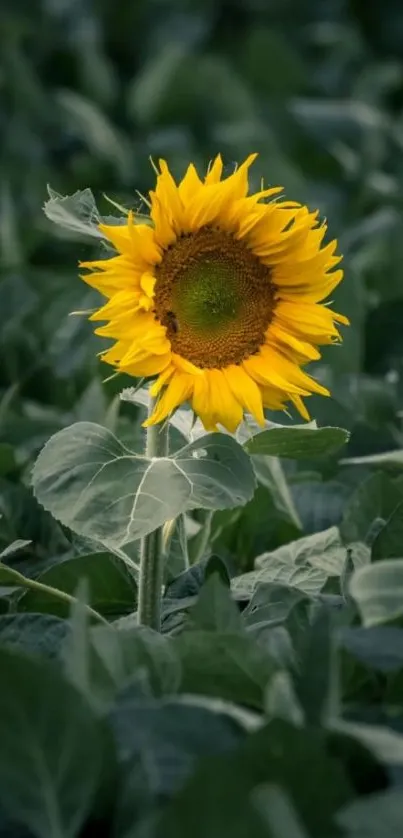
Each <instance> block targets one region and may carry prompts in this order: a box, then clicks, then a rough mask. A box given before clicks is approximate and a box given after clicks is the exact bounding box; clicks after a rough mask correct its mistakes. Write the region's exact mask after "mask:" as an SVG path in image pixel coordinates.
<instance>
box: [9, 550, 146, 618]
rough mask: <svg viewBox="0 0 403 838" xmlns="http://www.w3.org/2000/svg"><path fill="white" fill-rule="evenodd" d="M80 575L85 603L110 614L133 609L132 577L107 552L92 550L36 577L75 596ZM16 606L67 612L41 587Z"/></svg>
mask: <svg viewBox="0 0 403 838" xmlns="http://www.w3.org/2000/svg"><path fill="white" fill-rule="evenodd" d="M0 572H1V571H0ZM0 578H1V577H0ZM81 579H86V580H87V583H88V604H89V605H91V606H92V607H93V608H95V610H96V611H100V612H101V613H104V614H108V615H111V616H113V615H114V616H120V615H121V614H124V613H127V612H130V611H133V609H134V606H135V603H136V598H137V585H136V583H135V580H134V578H133V577H132V576H131V575H130V572H129V571H128V570H127V569H126V567H125V565H124V564H123V563H122V562H121V561H120V560H119V559H116V558H115V557H114V556H111V555H110V554H109V553H92V554H90V555H88V556H85V555H84V556H78V557H77V558H75V559H68V560H66V561H64V562H61V563H60V564H57V565H55V566H53V567H51V568H50V569H49V570H47V571H45V573H42V574H41V575H40V576H39V578H38V580H37V581H38V582H40V583H42V584H44V585H49V586H51V587H52V588H57V589H58V590H60V591H65V592H66V593H68V594H71V595H73V596H74V595H75V594H76V593H77V589H78V586H79V583H80V580H81ZM18 607H19V610H22V611H45V612H49V611H50V612H51V613H53V614H61V615H68V613H69V609H68V605H67V604H66V603H63V602H62V601H61V600H60V599H55V598H52V596H51V595H49V593H46V594H45V593H44V592H42V591H41V590H30V591H28V592H27V593H25V594H24V595H23V596H22V597H21V599H20V600H19V603H18Z"/></svg>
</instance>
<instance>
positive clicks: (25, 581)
mask: <svg viewBox="0 0 403 838" xmlns="http://www.w3.org/2000/svg"><path fill="white" fill-rule="evenodd" d="M1 569H2V570H5V571H6V572H7V580H9V581H10V582H11V583H12V582H13V581H14V583H15V585H17V586H19V587H21V588H27V589H28V590H31V591H37V592H38V593H41V594H45V595H46V596H51V597H53V598H54V599H60V600H61V601H62V602H66V603H68V605H73V604H75V603H77V599H76V597H74V596H71V594H67V593H66V591H59V589H58V588H52V586H51V585H45V584H44V582H38V581H37V580H36V579H29V578H28V577H27V576H23V575H22V573H19V572H18V570H14V568H11V567H8V566H7V567H6V566H4V567H3V566H2V567H1ZM84 608H85V610H86V611H87V612H88V614H90V615H91V617H94V619H96V620H97V621H98V623H103V625H106V626H109V623H108V620H105V618H104V617H103V616H102V614H98V611H95V610H94V608H91V606H90V605H86V604H84Z"/></svg>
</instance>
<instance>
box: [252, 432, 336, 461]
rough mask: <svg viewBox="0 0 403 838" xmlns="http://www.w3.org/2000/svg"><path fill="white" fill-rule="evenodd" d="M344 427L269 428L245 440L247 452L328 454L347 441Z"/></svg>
mask: <svg viewBox="0 0 403 838" xmlns="http://www.w3.org/2000/svg"><path fill="white" fill-rule="evenodd" d="M348 438H349V435H348V433H347V431H345V430H343V428H312V427H306V428H293V427H287V428H269V429H268V430H266V431H262V432H261V433H259V434H256V435H255V436H254V437H252V439H251V440H249V441H248V442H246V443H245V448H246V450H247V451H248V452H249V454H269V455H271V456H274V457H289V458H290V459H295V460H309V459H313V458H315V457H323V456H324V455H327V456H329V455H331V454H334V453H335V452H336V451H338V449H339V448H341V447H342V446H343V445H345V444H346V442H348Z"/></svg>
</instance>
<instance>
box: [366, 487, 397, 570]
mask: <svg viewBox="0 0 403 838" xmlns="http://www.w3.org/2000/svg"><path fill="white" fill-rule="evenodd" d="M401 556H403V501H401V502H400V503H399V504H398V505H397V506H396V505H395V509H394V511H393V512H392V514H391V515H390V517H389V518H388V520H387V521H386V523H385V525H384V526H383V527H382V528H381V529H380V530H379V532H378V534H377V536H376V537H375V539H374V541H373V544H372V559H373V560H374V561H377V560H379V559H398V558H400V557H401Z"/></svg>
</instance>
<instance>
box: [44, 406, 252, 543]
mask: <svg viewBox="0 0 403 838" xmlns="http://www.w3.org/2000/svg"><path fill="white" fill-rule="evenodd" d="M33 486H34V491H35V494H36V496H37V498H38V500H39V501H40V503H42V504H43V506H44V507H45V508H46V509H48V510H49V511H50V512H51V513H52V515H53V516H54V517H55V518H57V519H58V520H60V521H61V522H62V523H63V524H64V525H65V526H68V527H70V528H71V529H72V530H74V531H75V532H78V533H80V534H82V535H85V536H87V537H89V538H93V539H95V540H96V541H99V542H101V543H104V544H106V545H113V546H115V547H122V546H123V545H125V544H128V543H130V542H132V541H135V540H136V539H138V538H141V537H142V536H144V535H147V533H149V532H152V531H153V530H155V529H156V528H157V527H158V526H160V525H161V524H163V523H164V522H165V521H167V520H171V519H172V518H175V517H176V516H177V515H179V514H180V513H181V512H184V511H185V510H186V509H194V508H196V507H204V508H205V509H224V508H227V507H233V506H237V505H239V504H243V503H246V501H248V500H249V499H250V498H251V497H252V494H253V491H254V486H255V478H254V473H253V469H252V466H251V463H250V460H249V458H248V456H247V455H246V454H245V452H244V451H243V450H242V448H241V446H240V445H238V444H237V443H236V442H235V441H234V440H233V439H232V438H231V437H230V436H228V435H224V434H208V435H206V436H204V437H203V439H201V440H199V441H196V442H193V443H192V444H190V445H186V446H185V448H182V449H181V450H180V451H178V452H177V453H176V454H175V455H174V456H173V457H171V458H168V457H162V458H160V459H148V458H147V457H142V456H138V455H136V454H134V453H133V452H132V451H130V450H129V449H128V448H127V447H126V446H125V445H123V443H121V442H120V441H119V440H118V439H117V438H116V437H115V436H114V435H113V434H112V433H111V432H110V431H108V430H107V429H106V428H102V427H101V426H100V425H95V424H92V423H90V422H78V423H77V424H76V425H72V426H70V427H69V428H66V429H65V430H63V431H60V432H59V433H57V434H55V436H53V437H52V438H51V439H50V440H49V442H48V443H47V444H46V445H45V447H44V449H43V450H42V452H41V453H40V455H39V457H38V459H37V461H36V464H35V468H34V472H33Z"/></svg>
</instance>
